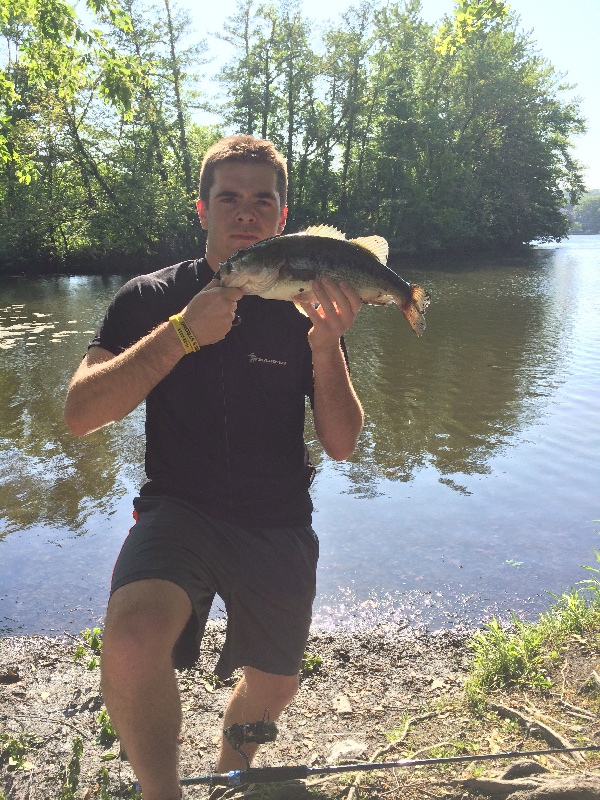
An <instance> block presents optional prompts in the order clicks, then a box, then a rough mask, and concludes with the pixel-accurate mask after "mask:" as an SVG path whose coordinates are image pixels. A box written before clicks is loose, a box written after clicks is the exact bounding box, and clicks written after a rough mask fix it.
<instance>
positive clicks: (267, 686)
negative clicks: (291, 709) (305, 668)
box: [244, 667, 300, 713]
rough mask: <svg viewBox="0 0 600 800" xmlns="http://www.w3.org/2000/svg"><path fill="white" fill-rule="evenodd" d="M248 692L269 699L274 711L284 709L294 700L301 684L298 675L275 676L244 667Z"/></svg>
mask: <svg viewBox="0 0 600 800" xmlns="http://www.w3.org/2000/svg"><path fill="white" fill-rule="evenodd" d="M244 680H245V682H246V686H247V687H248V692H249V693H250V694H251V695H254V696H256V697H258V696H263V697H265V699H267V698H268V699H269V702H270V704H271V708H272V709H278V711H277V713H279V710H282V709H284V708H285V707H286V706H287V705H289V704H290V703H291V702H292V700H293V699H294V697H295V695H296V692H297V691H298V686H299V683H300V680H299V676H298V675H274V674H272V673H269V672H262V671H261V670H259V669H255V668H254V667H244Z"/></svg>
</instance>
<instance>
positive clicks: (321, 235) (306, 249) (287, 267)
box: [220, 225, 429, 336]
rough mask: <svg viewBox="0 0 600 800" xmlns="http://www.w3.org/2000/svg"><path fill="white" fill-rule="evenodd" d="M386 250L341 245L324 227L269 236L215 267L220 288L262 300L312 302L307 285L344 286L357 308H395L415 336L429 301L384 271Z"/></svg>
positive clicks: (352, 242)
mask: <svg viewBox="0 0 600 800" xmlns="http://www.w3.org/2000/svg"><path fill="white" fill-rule="evenodd" d="M387 257H388V244H387V242H386V240H385V239H383V238H382V237H381V236H368V237H363V238H359V239H347V238H346V237H345V235H344V234H343V233H342V232H341V231H338V230H337V229H336V228H332V227H330V226H328V225H318V226H314V227H311V228H307V230H306V231H304V232H303V233H291V234H287V235H285V236H274V237H273V238H272V239H265V240H264V241H262V242H257V243H256V244H252V245H250V247H246V248H245V249H243V250H238V252H237V253H234V254H233V255H232V256H231V257H230V258H229V259H228V260H227V261H225V262H223V263H222V264H221V265H220V278H221V285H223V286H238V287H239V288H240V289H242V290H243V292H244V294H257V295H259V296H260V297H264V298H266V299H268V300H291V301H293V302H296V303H311V302H315V301H316V298H315V296H314V293H313V290H312V283H313V281H318V280H320V279H321V278H323V277H329V278H331V280H333V281H335V282H336V283H340V282H341V281H344V282H346V283H347V284H348V285H349V286H351V287H352V288H353V289H354V290H355V291H356V292H357V293H358V294H359V295H360V297H361V299H362V301H363V303H369V304H372V305H389V304H390V303H395V304H396V305H397V306H398V308H399V309H400V310H401V311H402V313H403V314H404V316H405V317H406V319H407V320H408V322H409V324H410V326H411V328H412V329H413V331H414V332H415V333H416V334H417V336H421V334H422V333H423V331H424V330H425V317H424V316H423V315H424V313H425V309H426V308H427V306H428V305H429V295H428V294H427V292H426V291H425V289H423V288H422V287H421V286H418V285H416V284H411V283H407V282H406V281H405V280H403V279H402V278H401V277H400V276H399V275H397V274H396V273H395V272H394V271H393V270H391V269H390V268H389V267H387V266H386V261H387Z"/></svg>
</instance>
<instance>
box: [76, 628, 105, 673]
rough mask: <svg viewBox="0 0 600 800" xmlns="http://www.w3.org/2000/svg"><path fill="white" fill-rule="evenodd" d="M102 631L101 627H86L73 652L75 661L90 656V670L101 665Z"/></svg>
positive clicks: (88, 664) (87, 663) (88, 666)
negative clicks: (91, 628)
mask: <svg viewBox="0 0 600 800" xmlns="http://www.w3.org/2000/svg"><path fill="white" fill-rule="evenodd" d="M101 635H102V631H101V629H100V628H94V629H93V630H90V628H84V630H82V631H81V634H80V636H81V641H80V642H79V644H78V645H77V647H76V648H75V652H74V653H73V661H83V660H84V659H86V658H88V656H90V653H91V656H90V657H89V659H88V661H87V662H86V665H87V668H88V669H89V670H93V669H96V667H98V666H99V665H100V655H101V653H102V637H101Z"/></svg>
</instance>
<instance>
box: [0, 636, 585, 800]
mask: <svg viewBox="0 0 600 800" xmlns="http://www.w3.org/2000/svg"><path fill="white" fill-rule="evenodd" d="M222 641H223V627H222V624H220V623H211V624H210V626H209V628H208V631H207V635H206V637H205V640H204V649H203V653H202V656H201V660H200V661H199V662H198V664H197V666H196V668H194V669H192V670H189V671H185V672H182V673H180V691H181V697H182V704H183V718H184V721H183V728H182V732H181V765H182V770H181V771H182V776H183V777H192V776H201V775H206V774H209V773H211V772H212V770H213V768H214V759H215V754H216V748H217V742H218V741H219V737H220V735H221V726H222V722H221V718H222V713H223V709H224V707H225V704H226V701H227V697H228V694H229V692H230V687H229V686H222V685H215V683H216V682H215V680H214V678H213V674H212V673H213V668H214V665H215V663H216V658H217V652H218V651H219V649H220V645H221V642H222ZM75 648H76V642H75V641H73V640H72V638H66V637H65V638H63V639H53V638H48V637H41V636H39V637H38V636H34V637H15V638H12V637H6V638H3V639H0V753H1V757H0V775H1V777H0V800H5V798H6V800H54V799H55V798H58V799H59V800H95V798H99V800H109V799H110V798H117V797H128V796H129V797H131V796H132V793H131V789H130V788H129V787H131V782H132V780H133V777H134V776H133V773H132V771H131V768H130V766H129V763H128V762H127V761H126V760H124V759H123V758H122V757H121V756H120V749H119V743H118V741H114V742H111V741H110V735H108V734H109V731H108V733H107V730H106V725H103V723H102V719H103V717H102V709H103V705H102V697H101V694H100V689H99V669H98V668H97V667H95V668H93V669H88V668H87V666H86V661H87V660H88V659H87V657H86V658H84V659H80V660H79V661H77V662H76V661H75V660H74V658H73V655H74V652H75ZM307 652H308V653H309V654H310V655H311V656H319V657H320V659H322V661H321V663H320V664H318V663H316V664H314V669H313V670H312V671H308V670H307V673H308V674H306V676H305V677H303V679H302V682H301V687H300V691H299V693H298V695H297V697H296V699H295V700H294V702H293V703H292V705H291V706H290V707H289V708H288V709H287V710H286V711H285V713H284V714H283V715H282V717H281V719H280V720H279V723H278V736H277V740H276V741H275V742H274V743H270V744H265V745H264V746H263V747H262V748H261V751H260V753H259V756H258V757H257V759H256V760H255V763H254V766H274V765H289V764H294V765H295V764H304V765H308V766H310V767H316V768H318V767H323V766H325V765H331V764H339V763H352V762H366V761H369V762H370V761H397V760H400V759H406V758H412V757H416V758H418V759H423V758H434V757H435V758H439V757H447V756H458V755H460V756H466V755H473V754H485V753H503V752H509V751H510V752H512V751H516V750H539V749H547V748H554V747H565V746H569V745H571V746H582V745H583V746H586V745H596V744H600V677H598V676H599V675H600V655H598V650H597V649H592V648H590V647H588V645H586V643H585V642H584V641H582V640H577V639H574V640H573V641H571V642H570V643H569V645H568V647H566V648H565V650H564V653H563V656H562V659H561V661H560V663H559V664H558V666H557V667H555V668H554V672H553V674H552V678H553V681H554V684H553V686H552V688H551V689H550V690H549V691H546V692H544V693H539V692H535V693H534V692H533V691H528V692H525V691H516V690H515V691H513V692H511V693H504V694H498V695H494V696H492V697H490V698H489V703H488V707H487V710H486V712H485V713H484V714H483V715H477V714H475V713H472V712H471V711H470V710H469V708H468V707H467V705H466V703H465V699H464V690H463V687H464V682H465V679H466V676H467V670H468V667H469V664H470V661H471V652H470V649H469V647H468V637H467V635H466V634H457V633H453V632H445V633H442V634H437V635H426V634H418V633H414V632H412V633H411V632H407V631H402V630H398V631H397V632H394V631H390V630H388V629H386V630H385V631H383V630H382V631H377V630H375V631H372V632H370V633H361V634H337V633H336V634H327V633H319V632H315V633H313V634H312V635H311V638H310V640H309V643H308V646H307ZM90 655H91V654H90ZM594 676H595V677H594ZM79 741H80V742H81V744H82V752H81V754H80V755H78V754H75V755H74V752H76V751H75V750H74V747H75V748H76V747H77V743H78V742H79ZM19 743H20V744H19ZM515 762H519V763H521V766H519V765H517V766H514V765H515ZM525 762H527V763H528V764H529V765H528V766H527V763H525ZM532 762H533V763H532ZM511 765H512V766H511ZM507 770H508V772H507ZM557 787H558V788H557ZM208 791H209V788H208V787H205V786H188V787H186V792H187V794H186V796H187V797H188V798H190V799H191V800H195V798H203V797H206V796H207V794H208ZM2 792H4V796H5V798H4V797H3V794H2ZM544 792H545V793H544ZM552 792H554V793H552ZM227 796H228V797H229V796H231V797H234V796H235V797H253V798H255V799H256V800H262V798H270V799H271V800H274V799H275V798H277V799H279V798H281V800H299V799H300V798H307V800H309V799H312V800H327V799H332V798H340V799H341V798H348V800H358V798H364V799H365V800H367V799H368V800H376V799H377V798H406V800H417V798H419V800H428V798H447V800H459V798H462V799H466V798H484V797H510V798H511V800H513V798H514V799H515V800H517V798H518V799H519V800H524V799H525V798H527V800H537V798H542V797H544V798H551V797H552V798H554V797H556V798H565V800H566V798H572V800H588V798H600V753H598V752H588V753H584V754H570V755H569V754H561V755H559V756H557V755H546V756H537V757H535V759H532V758H529V759H523V758H520V757H518V756H515V757H513V758H511V759H495V760H483V761H473V762H463V763H458V764H451V765H448V764H445V765H426V766H418V767H415V766H408V767H402V768H394V769H385V770H384V769H381V770H374V771H369V772H353V773H346V774H341V775H339V774H336V775H318V774H315V775H311V776H310V777H309V778H308V779H307V780H305V781H291V782H287V783H279V784H262V785H256V784H255V785H253V786H250V787H245V788H244V789H238V790H236V789H230V790H228V795H227Z"/></svg>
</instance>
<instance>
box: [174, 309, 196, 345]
mask: <svg viewBox="0 0 600 800" xmlns="http://www.w3.org/2000/svg"><path fill="white" fill-rule="evenodd" d="M169 322H170V323H171V325H172V326H173V327H174V328H175V331H176V332H177V336H179V339H180V340H181V344H182V345H183V349H184V350H185V352H186V353H195V352H196V351H197V350H200V345H199V344H198V340H197V339H196V337H195V336H194V334H193V333H192V329H191V328H190V326H189V325H188V324H187V322H186V321H185V320H184V318H183V317H182V316H181V314H173V316H172V317H169Z"/></svg>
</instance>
